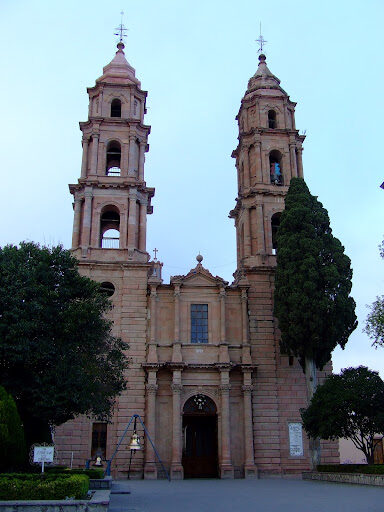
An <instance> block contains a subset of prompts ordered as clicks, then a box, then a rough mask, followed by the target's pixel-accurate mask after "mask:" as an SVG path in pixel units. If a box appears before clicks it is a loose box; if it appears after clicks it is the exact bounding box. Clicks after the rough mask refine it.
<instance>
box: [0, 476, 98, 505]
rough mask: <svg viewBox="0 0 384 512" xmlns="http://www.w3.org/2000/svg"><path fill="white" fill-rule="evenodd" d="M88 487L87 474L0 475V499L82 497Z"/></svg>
mask: <svg viewBox="0 0 384 512" xmlns="http://www.w3.org/2000/svg"><path fill="white" fill-rule="evenodd" d="M88 488H89V478H88V476H87V475H70V474H69V475H51V476H48V475H42V476H40V475H36V474H16V473H14V474H7V475H4V474H3V475H0V500H62V499H65V498H66V497H74V498H76V499H81V498H84V497H85V496H86V494H87V491H88Z"/></svg>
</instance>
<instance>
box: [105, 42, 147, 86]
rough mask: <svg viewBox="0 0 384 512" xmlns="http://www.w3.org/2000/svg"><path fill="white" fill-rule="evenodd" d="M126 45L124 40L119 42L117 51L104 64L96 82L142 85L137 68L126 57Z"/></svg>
mask: <svg viewBox="0 0 384 512" xmlns="http://www.w3.org/2000/svg"><path fill="white" fill-rule="evenodd" d="M124 48H125V45H124V43H123V42H122V41H119V42H118V44H117V52H116V55H115V56H114V57H113V59H112V60H111V62H110V63H109V64H107V65H106V66H104V68H103V74H102V76H101V77H100V78H98V79H97V80H96V83H100V82H101V83H118V84H132V83H133V84H136V85H137V86H138V87H140V86H141V84H140V81H139V80H138V79H137V78H136V76H135V69H134V68H133V67H132V66H131V65H130V64H129V62H128V61H127V59H126V58H125V53H124Z"/></svg>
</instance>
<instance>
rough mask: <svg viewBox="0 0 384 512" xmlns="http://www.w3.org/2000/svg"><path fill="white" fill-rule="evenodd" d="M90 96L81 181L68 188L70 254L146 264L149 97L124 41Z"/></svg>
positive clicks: (83, 125)
mask: <svg viewBox="0 0 384 512" xmlns="http://www.w3.org/2000/svg"><path fill="white" fill-rule="evenodd" d="M87 92H88V95H89V113H88V121H85V122H81V123H80V129H81V131H82V133H83V137H82V144H83V157H82V165H81V177H80V179H79V180H78V183H77V184H76V185H70V186H69V189H70V192H71V194H73V196H74V223H73V236H72V250H73V251H74V254H75V256H76V257H77V258H78V259H79V260H92V261H95V260H96V261H99V260H102V261H111V260H113V261H137V262H147V261H148V259H149V256H148V254H147V252H146V218H147V213H152V207H151V198H152V197H153V195H154V189H153V188H148V187H147V186H146V183H145V180H144V154H145V152H146V151H148V143H147V140H148V135H149V132H150V127H149V126H146V125H145V124H144V114H145V113H146V97H147V93H146V92H145V91H142V90H141V84H140V82H139V80H138V79H137V78H136V76H135V70H134V69H133V67H132V66H131V65H130V64H129V63H128V62H127V60H126V58H125V55H124V43H123V42H122V41H120V42H119V43H118V45H117V52H116V55H115V57H114V58H113V60H112V61H111V62H110V63H109V64H108V65H107V66H105V67H104V69H103V74H102V76H101V77H100V78H98V79H97V80H96V84H95V86H94V87H90V88H88V89H87Z"/></svg>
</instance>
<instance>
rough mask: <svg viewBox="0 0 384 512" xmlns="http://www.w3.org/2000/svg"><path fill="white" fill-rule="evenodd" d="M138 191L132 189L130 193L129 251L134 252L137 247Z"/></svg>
mask: <svg viewBox="0 0 384 512" xmlns="http://www.w3.org/2000/svg"><path fill="white" fill-rule="evenodd" d="M136 199H137V192H136V189H134V188H132V189H131V190H130V191H129V213H128V249H129V250H133V249H135V247H136V229H137V219H136Z"/></svg>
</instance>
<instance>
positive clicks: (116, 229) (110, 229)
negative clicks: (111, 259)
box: [100, 206, 120, 249]
mask: <svg viewBox="0 0 384 512" xmlns="http://www.w3.org/2000/svg"><path fill="white" fill-rule="evenodd" d="M100 247H101V248H102V249H118V248H119V247H120V214H119V212H118V210H117V208H116V207H114V206H109V207H107V208H105V209H104V211H103V212H102V214H101V217H100Z"/></svg>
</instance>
